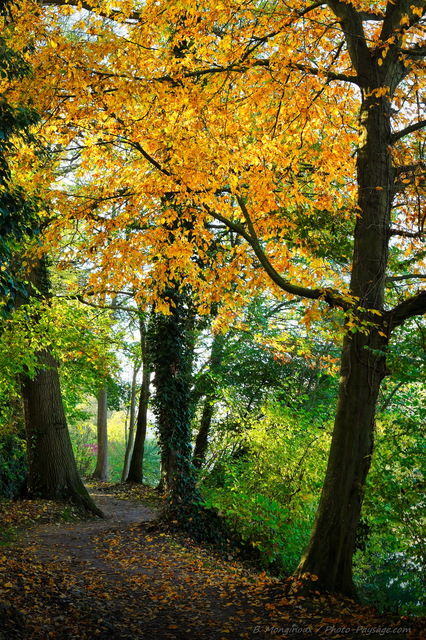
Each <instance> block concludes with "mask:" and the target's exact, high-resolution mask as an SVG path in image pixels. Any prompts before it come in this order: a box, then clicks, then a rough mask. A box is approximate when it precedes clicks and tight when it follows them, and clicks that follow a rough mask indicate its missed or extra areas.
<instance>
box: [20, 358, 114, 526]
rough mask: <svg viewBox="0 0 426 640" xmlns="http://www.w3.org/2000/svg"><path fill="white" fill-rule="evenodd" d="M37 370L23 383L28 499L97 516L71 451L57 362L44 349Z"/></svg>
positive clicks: (98, 511) (100, 513) (95, 508)
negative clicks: (71, 506) (64, 502)
mask: <svg viewBox="0 0 426 640" xmlns="http://www.w3.org/2000/svg"><path fill="white" fill-rule="evenodd" d="M39 362H40V369H39V371H38V373H37V374H36V376H35V377H34V378H33V379H29V378H28V379H26V380H24V382H23V384H22V398H23V403H24V413H25V426H26V436H27V457H28V472H27V480H26V495H27V497H30V498H32V497H34V498H44V499H46V500H71V501H72V502H74V503H75V504H76V505H77V506H79V507H83V508H84V509H86V510H87V511H90V512H92V513H94V514H96V515H98V516H100V517H102V515H103V514H102V512H101V511H100V510H99V509H98V508H97V507H96V505H95V503H94V502H93V500H92V499H91V497H90V496H89V494H88V492H87V490H86V488H85V486H84V485H83V483H82V481H81V479H80V476H79V475H78V471H77V465H76V462H75V458H74V453H73V450H72V445H71V440H70V436H69V432H68V427H67V422H66V418H65V413H64V408H63V405H62V397H61V390H60V384H59V375H58V369H57V363H56V361H55V360H54V358H53V357H52V355H51V354H50V353H49V351H47V350H44V351H41V352H40V353H39Z"/></svg>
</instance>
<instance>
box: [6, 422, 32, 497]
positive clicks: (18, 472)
mask: <svg viewBox="0 0 426 640" xmlns="http://www.w3.org/2000/svg"><path fill="white" fill-rule="evenodd" d="M26 468H27V461H26V455H25V442H24V441H23V440H22V439H21V438H19V437H18V436H17V435H15V434H14V433H0V496H1V497H4V498H9V499H10V498H13V497H14V496H15V495H16V494H17V493H18V491H19V489H20V488H21V485H22V483H23V481H24V478H25V473H26Z"/></svg>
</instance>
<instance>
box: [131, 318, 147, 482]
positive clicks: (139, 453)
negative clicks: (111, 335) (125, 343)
mask: <svg viewBox="0 0 426 640" xmlns="http://www.w3.org/2000/svg"><path fill="white" fill-rule="evenodd" d="M140 334H141V352H142V384H141V389H140V395H139V407H138V417H137V421H136V434H135V442H134V446H133V453H132V457H131V460H130V465H129V472H128V474H127V478H126V482H136V483H138V484H142V482H143V456H144V452H145V439H146V430H147V427H148V403H149V394H150V391H149V385H150V382H151V371H150V359H149V353H148V345H147V335H146V334H147V330H146V326H145V322H144V320H143V319H142V318H141V321H140Z"/></svg>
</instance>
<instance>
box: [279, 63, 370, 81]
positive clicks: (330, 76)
mask: <svg viewBox="0 0 426 640" xmlns="http://www.w3.org/2000/svg"><path fill="white" fill-rule="evenodd" d="M290 66H291V67H292V68H293V69H298V70H299V71H304V72H305V73H309V74H310V75H313V76H318V75H320V74H321V75H322V76H325V77H326V78H328V79H329V80H342V81H343V82H353V83H354V84H358V78H357V76H348V75H346V73H334V72H333V71H325V70H324V69H314V68H313V67H309V66H307V65H304V64H294V65H290Z"/></svg>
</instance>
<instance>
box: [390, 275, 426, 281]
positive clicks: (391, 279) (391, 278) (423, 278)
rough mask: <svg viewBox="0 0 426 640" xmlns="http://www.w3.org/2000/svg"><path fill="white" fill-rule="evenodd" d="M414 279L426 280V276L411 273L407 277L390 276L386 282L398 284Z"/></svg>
mask: <svg viewBox="0 0 426 640" xmlns="http://www.w3.org/2000/svg"><path fill="white" fill-rule="evenodd" d="M413 278H419V279H420V280H426V274H422V273H410V274H409V275H407V276H389V277H387V278H386V282H397V281H398V280H412V279H413Z"/></svg>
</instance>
